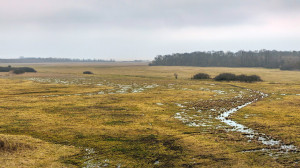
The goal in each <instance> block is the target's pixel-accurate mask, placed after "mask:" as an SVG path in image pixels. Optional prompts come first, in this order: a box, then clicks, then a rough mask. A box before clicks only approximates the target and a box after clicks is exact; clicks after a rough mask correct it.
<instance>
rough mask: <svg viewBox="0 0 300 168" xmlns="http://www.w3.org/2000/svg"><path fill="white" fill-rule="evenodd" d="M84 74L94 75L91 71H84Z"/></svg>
mask: <svg viewBox="0 0 300 168" xmlns="http://www.w3.org/2000/svg"><path fill="white" fill-rule="evenodd" d="M83 74H93V72H91V71H84V72H83Z"/></svg>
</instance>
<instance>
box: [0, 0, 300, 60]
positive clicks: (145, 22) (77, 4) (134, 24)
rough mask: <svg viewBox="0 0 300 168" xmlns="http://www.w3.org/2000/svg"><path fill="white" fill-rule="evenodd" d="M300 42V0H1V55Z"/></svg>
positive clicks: (111, 54) (139, 54) (296, 45)
mask: <svg viewBox="0 0 300 168" xmlns="http://www.w3.org/2000/svg"><path fill="white" fill-rule="evenodd" d="M240 49H244V50H256V49H277V50H300V1H299V0H0V58H17V57H19V56H25V57H64V58H97V59H111V58H112V59H116V60H133V59H148V60H152V59H153V58H154V57H155V56H156V55H159V54H171V53H177V52H193V51H204V50H205V51H206V50H232V51H236V50H240Z"/></svg>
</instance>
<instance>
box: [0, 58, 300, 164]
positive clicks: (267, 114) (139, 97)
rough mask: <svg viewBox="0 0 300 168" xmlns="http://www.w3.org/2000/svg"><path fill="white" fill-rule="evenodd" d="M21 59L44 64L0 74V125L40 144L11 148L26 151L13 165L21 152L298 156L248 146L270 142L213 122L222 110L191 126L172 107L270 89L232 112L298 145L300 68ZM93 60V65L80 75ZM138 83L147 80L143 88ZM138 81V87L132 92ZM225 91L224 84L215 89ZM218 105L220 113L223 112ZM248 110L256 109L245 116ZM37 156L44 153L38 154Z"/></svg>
mask: <svg viewBox="0 0 300 168" xmlns="http://www.w3.org/2000/svg"><path fill="white" fill-rule="evenodd" d="M13 66H15V65H13ZM22 66H30V67H34V68H35V69H36V70H37V71H38V73H35V74H31V73H26V74H22V75H13V74H9V73H1V74H0V75H1V77H2V79H0V92H1V95H0V115H1V116H2V119H0V133H2V134H3V136H9V134H13V136H16V134H18V136H19V135H26V138H23V139H22V138H19V139H17V140H14V141H12V142H14V143H13V144H15V145H16V146H18V144H28V147H30V149H31V148H32V149H34V150H28V149H27V148H26V145H25V146H24V147H22V145H19V146H21V147H22V149H21V150H20V153H21V154H20V155H19V154H17V153H11V152H8V153H7V152H6V153H7V155H6V154H5V155H3V157H2V159H4V160H11V159H15V160H19V162H15V165H13V166H16V167H17V166H21V167H22V161H24V162H28V163H30V164H28V165H31V166H32V167H39V166H44V167H51V166H55V167H57V166H58V167H60V166H70V164H72V165H73V166H77V167H82V166H93V165H94V166H95V165H101V166H104V165H107V166H109V167H116V166H118V165H119V166H122V167H191V166H192V167H286V166H296V165H295V164H296V163H295V162H292V161H294V160H296V159H297V156H295V155H291V156H289V155H288V156H285V157H284V159H279V160H276V159H274V158H272V157H271V156H269V155H266V154H263V153H261V152H254V153H251V152H249V153H244V152H242V151H243V150H250V149H257V148H263V147H265V146H264V145H262V144H260V143H257V142H252V143H249V142H248V141H247V138H245V137H244V136H243V135H242V134H241V133H238V132H226V131H224V129H222V128H216V126H219V125H222V123H220V122H219V121H218V120H214V119H209V117H208V116H200V117H202V118H201V119H203V120H210V121H211V126H200V127H190V126H187V125H186V124H184V123H182V122H181V121H180V120H177V119H175V118H174V115H175V114H176V113H178V112H181V110H182V109H181V108H180V107H178V105H176V103H180V104H184V105H186V106H187V108H192V107H193V104H200V105H203V102H210V101H214V100H224V102H222V103H228V104H230V103H232V102H230V101H233V100H236V99H234V97H235V96H237V94H238V93H239V92H240V91H242V92H244V93H245V96H247V94H250V93H248V91H247V90H246V89H244V88H249V89H253V90H258V91H263V92H265V93H268V94H269V95H270V96H269V97H268V98H265V99H263V100H261V101H259V102H256V103H254V104H252V105H250V106H248V107H246V108H245V109H242V110H241V111H239V112H238V113H236V114H235V115H234V116H233V118H235V120H237V121H238V122H240V123H243V124H245V125H247V126H249V127H251V128H254V129H258V130H260V131H262V132H264V133H266V134H268V135H272V136H273V137H275V138H278V139H280V140H282V141H284V142H286V143H288V144H294V145H296V146H298V147H300V146H299V145H300V144H299V119H300V114H299V109H298V107H299V102H298V101H299V97H300V96H297V95H296V94H297V93H300V92H299V89H300V88H299V82H300V72H297V71H280V70H277V69H262V68H200V67H149V66H147V65H145V64H120V63H118V64H33V65H22ZM86 70H89V71H92V72H93V73H94V75H83V74H82V72H83V71H86ZM175 72H176V73H177V74H178V75H179V79H178V80H175V79H174V76H173V74H174V73H175ZM199 72H203V73H208V74H210V75H211V76H215V75H217V74H219V73H222V72H232V73H236V74H242V73H243V74H249V75H250V74H257V75H260V76H261V77H262V79H263V80H264V82H259V83H250V84H249V83H239V82H215V81H212V80H204V81H192V80H190V77H191V76H192V75H194V74H196V73H199ZM30 80H31V81H30ZM32 80H33V81H32ZM126 87H129V89H128V88H127V90H126ZM141 88H142V89H143V90H142V91H141V92H139V90H138V89H141ZM122 89H123V90H122ZM124 90H126V92H124ZM135 91H137V93H132V92H135ZM219 91H224V92H226V93H227V94H218V92H219ZM283 94H285V95H283ZM185 102H187V103H185ZM201 102H202V103H201ZM222 103H219V104H218V105H222ZM227 106H228V108H229V107H231V106H232V105H227ZM205 108H207V109H208V111H209V109H214V108H216V107H215V104H213V103H208V104H207V107H205ZM187 110H191V112H190V113H191V114H194V115H196V114H199V113H197V112H192V111H193V110H192V109H187ZM211 115H212V116H214V117H215V116H216V115H217V113H216V112H215V113H213V112H212V113H211ZM245 115H249V117H247V118H245ZM28 136H32V137H35V138H38V139H40V140H36V139H35V140H32V139H31V138H30V137H28ZM24 137H25V136H24ZM28 139H30V140H28ZM37 142H40V143H37ZM58 144H59V145H58ZM63 145H70V146H75V148H74V147H70V146H67V147H66V146H63ZM48 150H49V151H48ZM79 150H80V152H79ZM33 151H36V152H35V153H36V155H34V154H35V153H34V152H33ZM47 151H48V152H47ZM63 151H65V152H66V153H63ZM42 154H43V155H42ZM38 156H41V157H42V158H44V160H43V159H41V161H40V162H36V158H38ZM62 156H65V157H62ZM35 162H36V163H35ZM6 164H7V165H9V164H10V163H6ZM23 167H26V166H23ZM27 167H30V166H27Z"/></svg>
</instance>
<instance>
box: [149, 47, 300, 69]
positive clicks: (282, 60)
mask: <svg viewBox="0 0 300 168" xmlns="http://www.w3.org/2000/svg"><path fill="white" fill-rule="evenodd" d="M149 65H150V66H159V65H163V66H200V67H264V68H280V69H282V70H292V69H300V51H276V50H257V51H243V50H241V51H238V52H230V51H229V52H224V51H208V52H192V53H176V54H171V55H158V56H157V57H155V59H154V60H153V61H152V62H151V63H150V64H149Z"/></svg>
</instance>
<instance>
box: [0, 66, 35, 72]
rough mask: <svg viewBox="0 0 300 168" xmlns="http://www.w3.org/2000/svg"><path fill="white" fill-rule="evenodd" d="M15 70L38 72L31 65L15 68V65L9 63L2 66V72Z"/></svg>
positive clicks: (0, 69) (0, 70)
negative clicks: (6, 65)
mask: <svg viewBox="0 0 300 168" xmlns="http://www.w3.org/2000/svg"><path fill="white" fill-rule="evenodd" d="M15 70H17V72H18V71H19V70H22V71H24V72H36V70H35V69H33V68H30V67H19V68H13V67H11V66H10V65H9V66H8V67H0V72H9V71H13V72H14V71H15ZM19 72H21V71H19Z"/></svg>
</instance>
